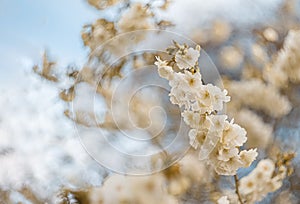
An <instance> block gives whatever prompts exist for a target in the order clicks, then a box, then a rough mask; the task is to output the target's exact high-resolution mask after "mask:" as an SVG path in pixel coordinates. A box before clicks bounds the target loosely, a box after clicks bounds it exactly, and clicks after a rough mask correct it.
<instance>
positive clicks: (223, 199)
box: [217, 196, 229, 204]
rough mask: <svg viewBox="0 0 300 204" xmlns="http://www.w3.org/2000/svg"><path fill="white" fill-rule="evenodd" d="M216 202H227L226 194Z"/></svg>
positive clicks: (221, 203)
mask: <svg viewBox="0 0 300 204" xmlns="http://www.w3.org/2000/svg"><path fill="white" fill-rule="evenodd" d="M217 202H218V204H229V200H228V197H227V196H222V197H221V198H220V199H219V200H218V201H217Z"/></svg>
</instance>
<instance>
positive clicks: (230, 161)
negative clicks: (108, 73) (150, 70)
mask: <svg viewBox="0 0 300 204" xmlns="http://www.w3.org/2000/svg"><path fill="white" fill-rule="evenodd" d="M177 47H179V51H177V53H176V54H175V61H176V63H177V65H178V67H179V68H180V69H188V68H191V67H193V66H194V65H196V60H198V57H199V51H200V48H197V50H194V49H192V48H189V49H187V48H185V47H184V46H183V47H182V46H180V45H179V46H178V45H177ZM173 57H174V56H173ZM184 58H185V59H184ZM186 58H188V60H187V59H186ZM186 62H189V63H186ZM155 64H156V65H157V66H158V69H159V70H160V69H161V68H162V67H165V66H167V64H168V62H167V61H161V60H160V59H159V58H157V62H156V63H155ZM169 70H171V68H170V69H169ZM172 70H173V69H172ZM164 73H165V72H164ZM167 73H169V72H167ZM160 75H161V76H162V77H164V78H168V74H160ZM169 85H170V86H171V91H170V100H171V102H172V103H173V104H177V105H178V106H179V107H181V108H182V110H183V111H182V114H181V115H182V117H183V119H184V122H185V123H186V124H187V125H189V126H190V128H191V129H190V131H189V133H188V136H189V140H190V141H189V142H190V145H191V146H192V147H193V148H195V149H200V150H199V154H198V157H199V159H200V160H205V161H206V162H207V163H209V164H210V165H211V166H212V167H214V169H215V171H216V172H217V173H218V174H221V175H234V174H236V171H237V169H238V168H242V167H248V166H249V165H250V164H251V163H252V162H253V160H254V159H255V158H256V156H257V152H256V150H249V151H246V150H245V151H242V152H240V151H239V147H241V146H243V144H244V143H245V142H246V140H247V137H246V131H245V129H243V128H241V127H240V126H239V125H237V124H234V123H233V120H232V121H231V122H228V121H227V116H226V115H214V114H213V112H214V111H220V110H222V109H223V103H226V102H228V101H229V100H230V97H229V96H227V90H223V91H222V90H221V89H220V88H218V87H216V86H214V85H212V84H207V85H204V84H202V81H201V74H200V73H199V72H198V71H196V72H195V73H194V72H192V71H189V70H184V71H183V72H175V71H174V74H173V77H172V78H171V79H170V80H169Z"/></svg>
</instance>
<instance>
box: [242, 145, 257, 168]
mask: <svg viewBox="0 0 300 204" xmlns="http://www.w3.org/2000/svg"><path fill="white" fill-rule="evenodd" d="M257 155H258V153H257V149H250V150H243V151H241V152H240V158H241V160H242V161H243V163H244V166H245V167H248V166H250V165H251V164H252V162H253V161H254V160H255V159H256V157H257Z"/></svg>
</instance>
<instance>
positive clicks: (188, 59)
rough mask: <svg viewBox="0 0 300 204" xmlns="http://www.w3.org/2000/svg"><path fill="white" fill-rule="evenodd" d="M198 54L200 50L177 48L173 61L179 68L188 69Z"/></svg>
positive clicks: (192, 65) (194, 62) (196, 59)
mask: <svg viewBox="0 0 300 204" xmlns="http://www.w3.org/2000/svg"><path fill="white" fill-rule="evenodd" d="M199 56H200V51H199V50H195V49H194V48H188V49H184V50H183V51H182V50H178V51H177V53H176V54H175V61H176V63H177V65H178V67H179V69H189V68H192V67H194V66H195V64H196V62H197V61H198V58H199Z"/></svg>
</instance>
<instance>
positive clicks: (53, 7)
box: [0, 0, 101, 87]
mask: <svg viewBox="0 0 300 204" xmlns="http://www.w3.org/2000/svg"><path fill="white" fill-rule="evenodd" d="M100 14H101V13H100ZM100 14H99V12H98V11H96V10H95V9H93V8H92V7H90V6H88V4H87V3H86V2H85V1H84V0H63V1H60V0H51V1H49V0H47V1H46V0H38V1H37V0H0V25H1V31H0V80H1V83H0V87H3V86H6V85H10V83H14V82H15V81H16V80H18V78H20V77H21V76H22V74H23V73H24V70H25V72H26V71H27V72H29V70H30V67H31V65H32V64H33V63H37V62H39V61H40V59H41V54H42V52H43V50H45V49H47V50H48V51H49V52H50V55H51V56H52V57H53V58H54V59H56V60H59V62H60V63H61V64H68V63H73V62H74V63H81V62H82V60H83V59H84V57H85V55H86V50H85V49H84V47H83V45H82V42H81V39H80V31H81V28H82V26H83V25H84V24H85V23H90V22H93V21H94V20H95V19H97V17H98V16H99V15H100Z"/></svg>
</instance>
